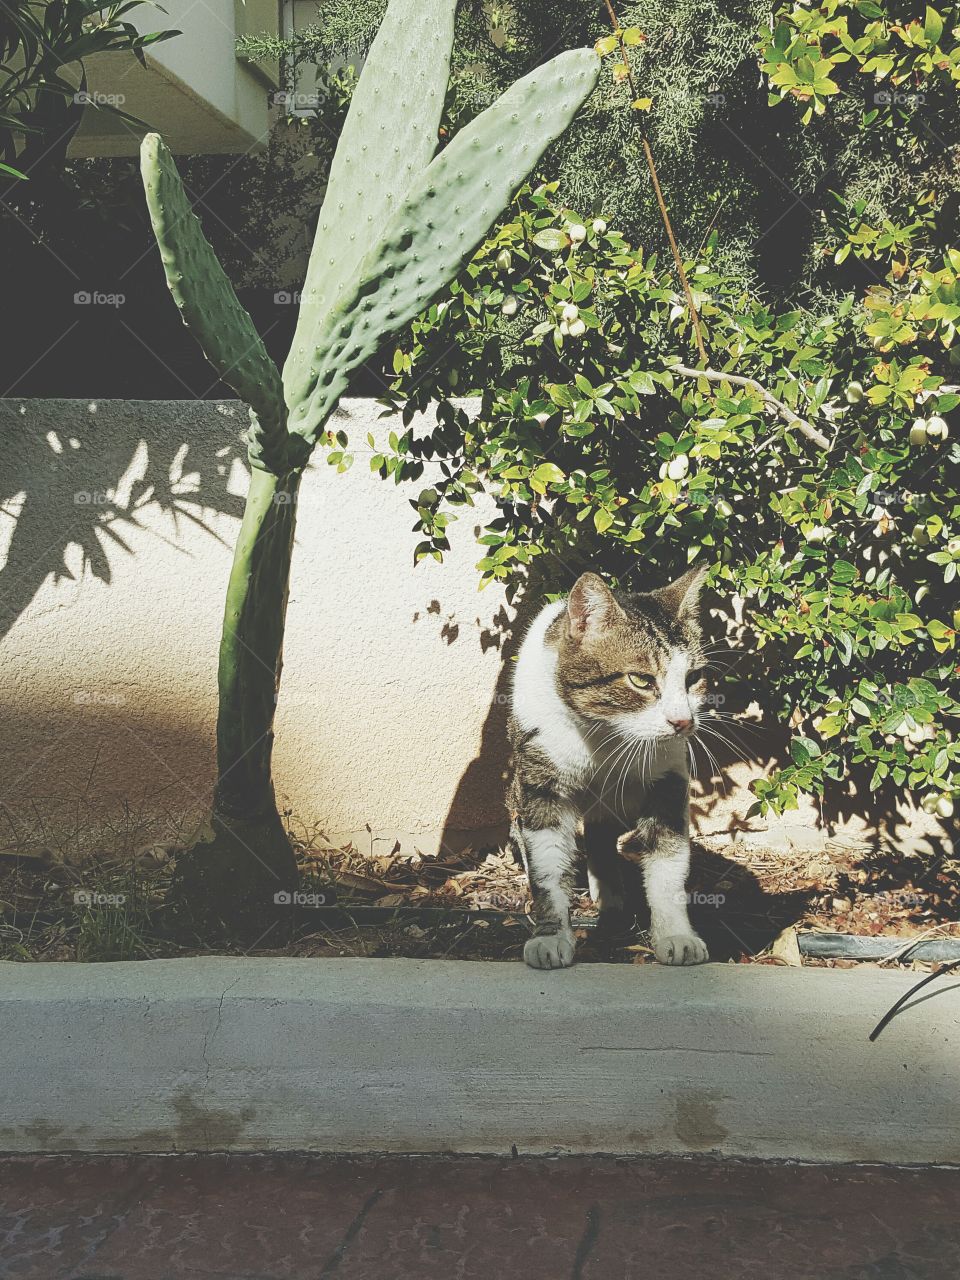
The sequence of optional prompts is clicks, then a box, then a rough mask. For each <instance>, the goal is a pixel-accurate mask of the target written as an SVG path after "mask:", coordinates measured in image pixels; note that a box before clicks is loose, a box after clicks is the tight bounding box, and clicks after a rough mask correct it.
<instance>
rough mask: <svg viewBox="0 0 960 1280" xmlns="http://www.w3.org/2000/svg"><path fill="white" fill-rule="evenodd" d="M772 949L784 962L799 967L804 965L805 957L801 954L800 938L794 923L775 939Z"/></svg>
mask: <svg viewBox="0 0 960 1280" xmlns="http://www.w3.org/2000/svg"><path fill="white" fill-rule="evenodd" d="M770 951H771V954H772V955H774V956H776V958H777V959H778V960H782V961H783V963H784V964H789V965H792V966H794V967H795V968H797V969H799V968H801V967H802V966H803V958H802V956H801V955H800V940H799V938H798V937H797V931H796V929H794V927H793V926H792V925H789V926H788V927H787V928H786V929H784V931H783V933H781V934H780V935H779V937H778V938H776V939H775V940H774V943H773V946H772V947H771V948H770Z"/></svg>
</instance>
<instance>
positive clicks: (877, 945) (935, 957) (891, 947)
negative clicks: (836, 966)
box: [797, 933, 960, 964]
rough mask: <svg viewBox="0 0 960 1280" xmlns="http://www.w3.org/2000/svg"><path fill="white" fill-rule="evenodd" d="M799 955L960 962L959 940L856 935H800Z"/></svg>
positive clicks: (932, 962)
mask: <svg viewBox="0 0 960 1280" xmlns="http://www.w3.org/2000/svg"><path fill="white" fill-rule="evenodd" d="M797 942H798V944H799V947H800V954H801V955H802V956H807V957H809V958H810V959H811V960H889V959H890V958H891V957H892V956H894V955H896V956H897V958H898V959H900V960H922V961H924V962H926V963H928V964H941V963H951V962H952V961H954V960H960V938H918V939H917V940H916V942H914V943H913V944H912V945H911V943H910V939H909V938H885V937H865V936H862V935H860V934H856V933H801V934H800V935H799V936H798V938H797Z"/></svg>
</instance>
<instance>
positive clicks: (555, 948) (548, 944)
mask: <svg viewBox="0 0 960 1280" xmlns="http://www.w3.org/2000/svg"><path fill="white" fill-rule="evenodd" d="M575 945H576V944H575V943H574V941H573V939H572V938H570V937H568V936H567V935H566V934H564V933H543V934H537V935H536V936H535V937H533V938H528V939H527V941H526V942H525V943H524V947H523V958H524V960H525V962H526V963H527V964H528V965H529V966H530V968H531V969H566V968H567V967H568V966H569V965H571V964H573V952H574V949H575Z"/></svg>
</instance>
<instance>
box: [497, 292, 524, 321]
mask: <svg viewBox="0 0 960 1280" xmlns="http://www.w3.org/2000/svg"><path fill="white" fill-rule="evenodd" d="M519 306H520V303H519V302H518V301H517V299H516V298H515V297H514V296H513V294H512V293H511V294H509V295H508V296H507V297H506V298H504V300H503V304H502V305H501V307H500V311H501V312H502V314H503V315H505V316H515V315H516V314H517V308H518V307H519Z"/></svg>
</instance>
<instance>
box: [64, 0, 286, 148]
mask: <svg viewBox="0 0 960 1280" xmlns="http://www.w3.org/2000/svg"><path fill="white" fill-rule="evenodd" d="M163 8H164V10H165V11H166V12H163V11H162V10H160V9H158V8H155V7H152V6H150V5H145V6H143V7H142V8H140V9H137V10H135V11H134V12H133V13H132V14H131V15H130V21H132V22H133V23H134V25H135V26H136V27H137V28H138V30H139V31H140V32H142V33H146V32H150V31H179V32H180V33H181V34H180V35H178V36H174V37H173V38H172V39H170V40H163V41H161V42H160V43H158V44H155V45H151V46H149V48H148V50H147V51H146V53H145V58H146V67H142V66H140V64H139V63H138V62H137V60H136V58H135V57H134V56H133V54H131V53H123V52H115V53H101V54H97V55H95V56H94V57H92V58H88V59H87V60H86V63H85V66H86V71H87V90H88V92H89V93H90V94H91V95H94V96H97V95H101V94H102V95H104V96H105V97H106V98H107V99H108V100H112V99H113V98H114V97H115V96H119V101H118V102H117V103H116V105H118V106H120V107H122V109H123V110H124V111H126V112H127V113H128V114H130V115H132V116H136V117H137V118H138V119H140V120H143V121H145V122H146V123H147V124H148V125H149V126H150V128H152V129H155V130H157V131H158V132H159V133H162V134H163V136H164V139H165V140H166V143H167V145H168V146H169V147H170V149H171V151H173V152H174V153H175V154H178V155H179V154H185V155H193V154H200V153H213V154H217V153H221V152H222V153H238V152H239V153H244V154H245V153H247V152H248V151H256V150H259V149H261V148H262V147H263V146H264V145H265V143H266V139H267V134H268V130H269V107H268V95H269V94H270V93H271V92H272V91H273V89H274V88H275V87H276V78H275V71H274V70H272V69H271V68H267V67H264V66H261V65H255V64H252V63H248V62H245V61H243V60H242V59H238V58H237V56H236V42H237V39H238V37H239V36H241V35H244V34H251V33H254V32H257V33H264V34H269V33H273V34H274V35H276V34H277V31H278V26H279V22H278V19H279V9H278V7H277V5H275V4H270V3H269V0H203V2H202V3H197V2H196V0H164V6H163ZM142 132H143V130H142V129H139V128H138V127H137V126H135V125H132V124H130V123H128V122H124V121H123V120H120V119H119V118H118V117H117V116H115V115H113V114H112V113H111V112H108V111H97V110H95V109H93V108H92V107H88V108H87V110H86V111H85V112H84V115H83V121H82V123H81V126H80V128H79V130H78V131H77V134H76V136H75V138H74V139H73V141H72V143H71V145H70V155H71V156H135V155H136V154H137V153H138V151H139V147H140V137H141V134H142Z"/></svg>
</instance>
